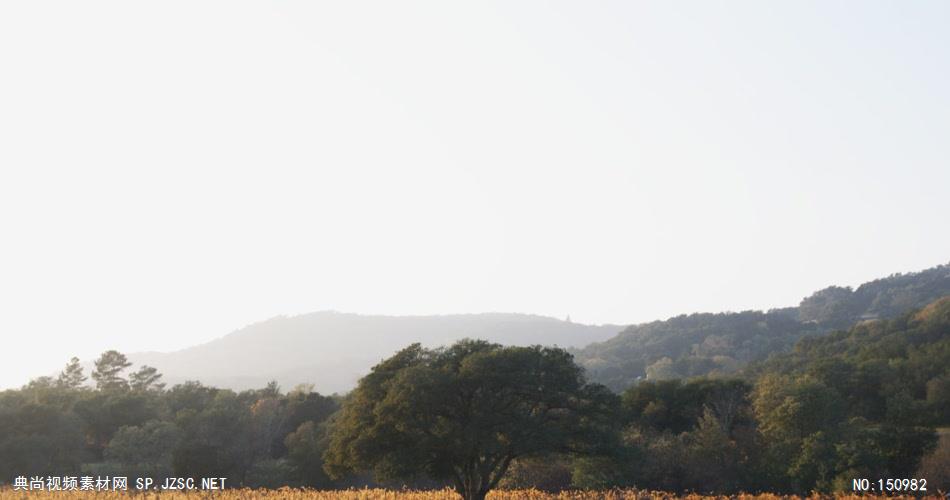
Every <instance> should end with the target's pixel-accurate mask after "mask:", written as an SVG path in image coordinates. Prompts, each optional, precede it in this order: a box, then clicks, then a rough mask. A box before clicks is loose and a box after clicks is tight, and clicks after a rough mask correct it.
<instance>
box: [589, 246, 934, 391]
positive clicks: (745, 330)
mask: <svg viewBox="0 0 950 500" xmlns="http://www.w3.org/2000/svg"><path fill="white" fill-rule="evenodd" d="M945 295H950V264H947V265H941V266H937V267H933V268H930V269H927V270H924V271H921V272H917V273H908V274H894V275H891V276H889V277H887V278H882V279H878V280H874V281H871V282H868V283H865V284H863V285H861V286H859V287H858V288H857V289H852V288H851V287H838V286H833V287H829V288H825V289H823V290H819V291H817V292H815V293H814V294H812V295H810V296H808V297H806V298H804V299H803V300H802V301H801V303H800V304H799V305H798V306H796V307H788V308H783V309H774V310H771V311H767V312H762V311H744V312H738V313H720V314H691V315H681V316H676V317H674V318H670V319H668V320H665V321H654V322H651V323H644V324H640V325H633V326H630V327H628V328H626V329H624V330H623V331H622V332H620V333H619V334H617V336H615V337H613V338H611V339H608V340H606V341H603V342H596V343H593V344H591V345H589V346H587V347H585V348H583V349H577V350H575V351H574V355H575V358H576V359H577V361H578V362H579V363H580V364H581V365H583V366H584V367H585V368H586V369H587V370H588V373H589V376H590V377H591V379H592V380H594V381H597V382H600V383H603V384H605V385H607V386H608V387H610V388H611V389H614V390H617V391H619V390H622V389H624V388H625V387H627V386H629V385H630V384H632V383H634V382H635V381H637V380H640V379H651V380H661V379H669V378H684V377H693V376H700V375H721V374H729V373H735V372H737V371H739V370H740V369H742V368H743V367H745V366H747V365H748V364H749V363H752V362H755V361H760V360H764V359H766V358H768V357H769V356H770V355H772V354H775V353H782V352H786V351H788V350H789V349H791V347H792V346H793V345H795V343H796V342H797V341H798V340H800V339H802V338H803V337H806V336H810V335H818V334H823V333H828V332H831V331H834V330H837V329H840V328H846V327H847V326H849V325H852V324H854V323H857V322H860V321H867V320H873V319H884V318H893V317H896V316H898V315H900V314H901V313H903V312H905V311H908V310H910V309H914V308H921V307H924V306H926V305H927V304H929V303H930V302H932V301H934V300H936V299H938V298H940V297H943V296H945Z"/></svg>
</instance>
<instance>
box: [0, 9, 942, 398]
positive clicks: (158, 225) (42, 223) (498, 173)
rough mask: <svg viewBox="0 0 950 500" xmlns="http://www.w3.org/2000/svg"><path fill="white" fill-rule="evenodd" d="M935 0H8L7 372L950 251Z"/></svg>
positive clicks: (720, 306)
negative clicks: (313, 315)
mask: <svg viewBox="0 0 950 500" xmlns="http://www.w3.org/2000/svg"><path fill="white" fill-rule="evenodd" d="M948 23H950V3H947V2H943V1H933V2H926V1H917V2H892V1H866V2H860V3H856V2H850V1H799V0H795V1H785V2H781V1H776V2H759V1H733V2H719V1H695V2H686V1H681V2H668V1H656V2H629V1H617V2H611V1H603V2H562V1H527V0H526V1H518V2H511V1H498V2H492V1H484V0H480V1H477V2H445V1H432V2H417V1H407V2H386V1H379V2H369V1H359V0H356V1H346V2H313V1H309V0H308V1H295V0H288V1H279V2H276V1H275V2H267V1H241V0H226V1H225V0H222V1H212V0H208V1H194V0H187V1H177V0H167V1H162V2H128V1H112V2H106V1H92V2H70V1H43V2H36V1H9V2H2V3H0V335H2V342H3V348H2V351H3V352H4V354H5V355H4V362H3V363H2V364H0V387H4V386H16V385H19V384H22V383H25V382H26V381H27V380H28V379H30V378H32V377H35V376H39V375H45V374H50V373H55V372H56V371H58V370H59V369H60V368H61V367H62V366H63V365H64V364H65V362H66V361H67V360H68V358H69V357H71V356H79V357H81V358H83V359H91V358H93V357H95V356H96V355H97V354H98V353H100V352H102V351H104V350H106V349H119V350H121V351H124V352H136V351H143V350H157V351H168V350H176V349H181V348H184V347H188V346H191V345H195V344H198V343H201V342H206V341H208V340H211V339H213V338H216V337H220V336H222V335H225V334H227V333H228V332H230V331H232V330H234V329H237V328H240V327H242V326H244V325H247V324H249V323H252V322H256V321H261V320H264V319H267V318H269V317H272V316H275V315H280V314H299V313H305V312H310V311H317V310H326V309H333V310H339V311H346V312H358V313H367V314H398V315H404V314H446V313H473V312H485V311H505V312H527V313H535V314H543V315H551V316H555V317H565V316H567V315H570V316H571V318H572V319H573V320H574V321H575V322H584V323H598V324H599V323H619V324H627V323H637V322H643V321H650V320H654V319H662V318H666V317H669V316H673V315H677V314H681V313H690V312H699V311H730V310H731V311H739V310H747V309H768V308H771V307H781V306H789V305H795V304H797V303H798V302H799V301H800V300H801V299H802V298H803V297H805V296H807V295H809V294H810V293H811V292H812V291H814V290H817V289H820V288H823V287H825V286H828V285H832V284H838V285H851V286H855V285H858V284H860V283H862V282H864V281H867V280H870V279H874V278H878V277H883V276H887V275H889V274H892V273H895V272H908V271H915V270H921V269H924V268H928V267H932V266H934V265H938V264H942V263H947V262H950V230H948V223H947V215H948V214H950V196H948V194H950V165H948V157H950V155H948V153H950V140H948V132H950V97H948V90H947V89H950V31H948V30H946V26H947V25H948Z"/></svg>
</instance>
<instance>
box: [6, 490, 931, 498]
mask: <svg viewBox="0 0 950 500" xmlns="http://www.w3.org/2000/svg"><path fill="white" fill-rule="evenodd" d="M27 498H57V499H64V500H68V499H77V500H79V499H82V500H85V499H102V500H109V499H119V498H134V499H139V500H146V499H149V498H155V499H158V500H199V499H219V500H251V499H264V500H278V499H290V500H458V499H459V495H457V494H456V493H455V492H454V491H452V490H448V489H446V490H437V491H412V490H403V491H399V490H383V489H362V490H356V489H352V490H336V491H320V490H308V489H293V488H281V489H275V490H262V489H232V490H224V491H174V492H155V491H147V492H139V491H129V492H111V491H99V492H97V491H54V492H43V491H32V492H31V491H14V490H12V489H10V488H4V489H0V500H14V499H27ZM488 498H489V499H490V500H600V499H603V500H628V499H630V500H634V499H635V500H674V499H676V500H679V499H683V500H704V499H709V500H713V499H715V500H806V499H807V500H812V499H813V500H819V499H835V500H859V499H860V500H873V499H876V498H887V499H907V500H909V499H912V498H913V499H919V498H925V499H933V500H938V499H939V500H943V499H944V498H945V497H944V496H943V495H939V494H937V493H936V492H932V493H930V494H929V495H927V496H923V497H919V496H918V497H915V496H912V495H895V496H882V495H852V494H838V495H833V496H831V495H812V496H808V497H799V496H787V495H773V494H757V495H753V494H740V495H732V496H725V495H723V496H707V495H699V494H690V495H672V494H669V493H664V492H660V491H642V490H604V491H563V492H559V493H546V492H543V491H538V490H498V491H492V492H491V493H489V494H488Z"/></svg>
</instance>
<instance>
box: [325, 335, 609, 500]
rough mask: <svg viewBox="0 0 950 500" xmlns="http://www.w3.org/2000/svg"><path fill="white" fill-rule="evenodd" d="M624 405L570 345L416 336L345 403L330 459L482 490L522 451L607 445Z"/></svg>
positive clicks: (330, 466) (333, 471)
mask: <svg viewBox="0 0 950 500" xmlns="http://www.w3.org/2000/svg"><path fill="white" fill-rule="evenodd" d="M618 406H619V401H618V398H617V396H615V395H614V394H612V393H610V391H608V390H607V389H606V388H604V387H603V386H600V385H589V384H586V383H585V381H584V378H583V376H582V370H581V368H580V367H578V366H577V365H576V364H575V363H574V361H573V358H572V357H571V355H570V354H568V353H567V352H566V351H564V350H562V349H557V348H543V347H539V346H535V347H502V346H500V345H497V344H490V343H487V342H484V341H474V340H463V341H461V342H458V343H456V344H455V345H453V346H451V347H449V348H442V349H436V350H427V349H423V348H422V347H420V346H419V344H414V345H412V346H410V347H408V348H406V349H403V350H402V351H400V352H398V353H397V354H395V355H394V356H393V357H391V358H389V359H387V360H385V361H383V362H382V363H380V364H379V365H377V366H375V367H374V368H373V370H372V372H371V373H370V374H369V375H367V376H366V377H364V378H363V379H361V380H360V383H359V385H358V387H357V388H356V389H355V390H354V391H353V393H352V394H351V395H350V397H349V398H348V399H347V400H346V401H345V402H344V404H343V408H342V411H341V413H340V415H339V418H338V419H337V420H336V421H335V422H334V425H333V430H332V433H331V437H330V447H329V450H328V451H327V453H326V455H325V459H326V465H325V468H326V470H327V472H328V473H330V475H331V476H334V477H339V476H340V475H341V474H343V473H344V472H347V471H351V470H356V469H370V470H373V472H375V474H376V475H377V477H380V478H382V479H387V478H412V477H413V476H416V475H420V474H424V475H428V476H429V477H431V478H433V479H436V480H442V481H446V482H449V483H451V484H452V485H454V487H455V490H456V491H457V492H458V493H459V494H460V495H462V497H463V498H464V499H466V500H472V499H484V498H485V495H486V494H487V493H488V491H490V490H491V489H492V488H494V487H496V486H497V485H498V482H499V481H501V479H502V477H503V476H504V475H505V472H506V471H507V470H508V468H509V466H510V465H511V463H512V461H513V460H515V459H516V458H522V457H525V458H527V457H531V456H538V455H541V454H544V453H558V452H560V453H585V454H586V453H595V452H599V451H602V450H604V449H607V448H609V447H610V445H611V444H612V443H613V442H614V440H615V439H616V437H617V434H618V433H617V432H616V429H615V421H616V419H615V418H613V416H614V415H616V410H617V408H618Z"/></svg>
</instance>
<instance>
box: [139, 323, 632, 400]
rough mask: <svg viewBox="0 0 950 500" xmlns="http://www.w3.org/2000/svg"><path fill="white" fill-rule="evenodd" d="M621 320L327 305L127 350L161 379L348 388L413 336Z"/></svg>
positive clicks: (589, 331)
mask: <svg viewBox="0 0 950 500" xmlns="http://www.w3.org/2000/svg"><path fill="white" fill-rule="evenodd" d="M622 328H623V327H622V326H616V325H603V326H592V325H584V324H579V323H571V322H568V321H561V320H558V319H555V318H550V317H545V316H535V315H527V314H507V313H485V314H458V315H443V316H370V315H359V314H348V313H339V312H332V311H323V312H315V313H310V314H304V315H299V316H291V317H287V316H280V317H275V318H271V319H269V320H266V321H262V322H260V323H255V324H252V325H249V326H247V327H245V328H242V329H240V330H237V331H235V332H232V333H230V334H228V335H226V336H224V337H222V338H219V339H216V340H213V341H211V342H208V343H206V344H202V345H198V346H194V347H190V348H187V349H183V350H180V351H176V352H171V353H155V352H145V353H133V354H130V355H129V356H128V357H129V360H130V361H132V362H133V363H134V364H135V365H142V364H147V365H150V366H154V367H156V368H158V370H159V372H161V373H163V374H164V378H163V380H164V381H165V382H167V383H169V385H171V384H175V383H179V382H183V381H185V380H199V381H201V382H202V383H204V384H208V385H213V386H217V387H222V388H229V389H235V390H243V389H250V388H260V387H263V386H264V385H266V384H267V383H268V382H269V381H271V380H276V381H277V382H278V383H279V384H280V386H281V387H284V388H286V389H290V388H292V387H294V386H296V385H298V384H301V383H312V384H314V388H315V390H317V391H319V392H321V393H323V394H329V393H333V392H342V391H348V390H350V389H352V388H353V387H354V386H355V385H356V381H357V380H358V379H359V378H360V377H361V376H363V375H365V374H366V373H368V372H369V369H370V368H371V367H372V366H373V365H375V364H376V363H378V362H379V361H380V360H381V359H383V358H385V357H388V356H390V355H392V354H393V353H394V352H396V351H398V350H399V349H402V348H403V347H405V346H407V345H409V344H411V343H414V342H419V343H421V344H423V345H424V346H428V347H436V346H440V345H448V344H450V343H453V342H454V341H456V340H459V339H462V338H466V337H470V338H480V339H486V340H490V341H492V342H498V343H501V344H507V345H533V344H544V345H558V346H562V347H571V346H583V345H587V344H589V343H591V342H597V341H601V340H605V339H607V338H610V337H611V336H613V335H615V334H616V333H617V332H619V331H620V330H621V329H622Z"/></svg>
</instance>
